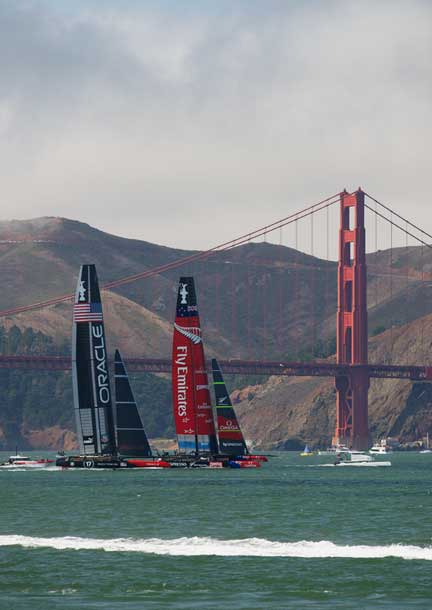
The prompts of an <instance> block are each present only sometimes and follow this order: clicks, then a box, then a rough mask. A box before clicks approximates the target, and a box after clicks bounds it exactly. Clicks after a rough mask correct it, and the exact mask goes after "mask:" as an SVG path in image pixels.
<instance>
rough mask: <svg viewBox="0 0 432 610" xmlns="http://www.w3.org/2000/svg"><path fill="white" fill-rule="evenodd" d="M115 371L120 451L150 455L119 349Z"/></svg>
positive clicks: (125, 453)
mask: <svg viewBox="0 0 432 610" xmlns="http://www.w3.org/2000/svg"><path fill="white" fill-rule="evenodd" d="M114 372H115V377H114V379H115V394H116V413H117V422H116V426H117V427H116V430H117V447H118V452H119V454H120V455H122V456H125V457H150V456H151V454H152V453H151V449H150V445H149V442H148V440H147V436H146V433H145V431H144V426H143V423H142V421H141V417H140V414H139V413H138V409H137V405H136V402H135V398H134V395H133V392H132V388H131V386H130V383H129V377H128V374H127V372H126V368H125V366H124V364H123V360H122V357H121V356H120V352H119V351H118V350H116V352H115V358H114Z"/></svg>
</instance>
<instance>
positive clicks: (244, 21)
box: [0, 0, 432, 247]
mask: <svg viewBox="0 0 432 610" xmlns="http://www.w3.org/2000/svg"><path fill="white" fill-rule="evenodd" d="M172 4H173V3H154V4H153V3H138V2H132V1H130V2H127V1H124V2H122V3H121V4H120V3H117V2H109V1H106V2H103V3H102V2H85V3H79V2H78V3H72V2H70V3H56V2H47V1H45V2H43V1H41V2H29V3H25V2H21V3H16V2H13V1H12V0H11V1H7V0H3V1H0V62H1V64H0V65H1V74H2V78H1V79H0V183H1V185H2V217H3V218H10V217H14V218H25V217H30V216H39V215H58V216H67V217H73V218H78V219H81V220H84V221H87V222H90V223H91V224H93V225H96V226H98V227H100V228H102V229H104V230H107V231H111V232H115V233H120V234H124V235H129V236H133V237H139V238H142V239H147V240H150V241H156V242H159V243H165V244H170V245H178V246H182V247H205V246H207V245H212V244H214V243H216V242H219V241H224V240H225V239H229V238H230V237H233V236H235V235H237V234H238V233H241V232H245V231H247V230H248V229H250V228H254V227H256V226H259V225H261V224H265V223H267V222H269V221H271V220H274V219H276V218H278V217H281V216H285V215H287V214H288V213H289V212H290V211H293V210H295V209H298V208H299V207H302V205H303V204H306V203H309V202H314V201H316V200H318V199H319V198H320V197H321V196H325V195H328V194H331V193H334V192H336V191H338V190H340V189H341V188H342V187H344V186H347V187H348V188H355V187H357V186H358V185H359V184H361V185H363V186H364V187H365V188H366V189H367V190H369V191H370V192H371V193H373V194H375V195H376V196H377V197H378V198H382V199H383V200H384V201H388V202H391V203H392V204H394V205H395V206H396V207H397V208H398V210H399V211H401V212H402V213H406V214H407V215H409V216H410V217H411V218H413V219H414V220H419V221H421V220H422V218H423V215H425V214H426V213H427V211H428V210H429V207H428V204H429V201H430V195H429V185H428V178H429V175H428V174H429V166H430V160H429V159H430V155H429V150H428V145H429V140H430V138H431V135H432V134H431V131H432V129H431V126H432V121H431V118H430V106H431V89H432V86H431V72H430V67H429V62H430V57H431V56H432V48H431V47H432V36H431V23H432V22H431V16H432V7H431V5H430V4H429V3H428V2H420V1H418V2H415V1H413V2H408V1H400V2H394V1H393V2H386V1H383V2H379V3H378V2H369V1H362V2H354V1H352V2H350V1H343V0H338V1H333V2H332V1H311V2H308V3H304V2H300V1H298V2H297V1H293V2H276V1H275V2H265V3H261V2H255V3H254V2H236V3H232V2H229V3H228V2H220V3H216V4H217V5H218V8H217V9H215V7H214V6H213V4H214V3H202V2H186V1H185V2H177V3H175V4H176V9H174V8H172ZM59 5H63V6H61V7H60V8H59ZM65 5H66V6H65ZM182 7H183V8H184V10H181V8H182ZM264 9H265V10H264ZM422 222H426V223H427V228H428V230H430V231H432V219H430V218H427V219H426V221H422Z"/></svg>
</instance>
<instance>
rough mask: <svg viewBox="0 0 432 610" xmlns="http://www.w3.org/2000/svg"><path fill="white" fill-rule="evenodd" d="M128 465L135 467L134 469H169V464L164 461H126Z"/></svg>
mask: <svg viewBox="0 0 432 610" xmlns="http://www.w3.org/2000/svg"><path fill="white" fill-rule="evenodd" d="M126 461H127V463H128V464H131V465H132V466H135V468H170V467H171V466H170V464H169V462H165V461H164V460H159V461H156V460H126Z"/></svg>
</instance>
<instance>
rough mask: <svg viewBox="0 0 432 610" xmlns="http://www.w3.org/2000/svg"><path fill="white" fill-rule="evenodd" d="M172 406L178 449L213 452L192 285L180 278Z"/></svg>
mask: <svg viewBox="0 0 432 610" xmlns="http://www.w3.org/2000/svg"><path fill="white" fill-rule="evenodd" d="M172 382H173V407H174V421H175V426H176V433H177V438H178V444H179V450H180V451H181V452H184V453H194V452H212V453H216V452H217V450H218V447H217V438H216V429H215V423H214V418H213V409H212V406H211V400H210V392H209V386H208V378H207V372H206V369H205V359H204V349H203V345H202V338H201V328H200V320H199V315H198V307H197V301H196V293H195V284H194V280H193V278H191V277H182V278H180V283H179V289H178V296H177V310H176V319H175V323H174V336H173V368H172Z"/></svg>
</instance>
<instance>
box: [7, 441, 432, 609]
mask: <svg viewBox="0 0 432 610" xmlns="http://www.w3.org/2000/svg"><path fill="white" fill-rule="evenodd" d="M1 457H3V458H5V457H7V455H6V454H3V456H0V460H1ZM380 459H381V460H389V459H390V460H391V462H392V466H391V467H343V468H339V467H333V466H332V462H333V460H332V457H331V456H321V457H318V456H313V457H300V456H299V455H298V454H295V453H278V454H275V457H273V458H270V460H269V462H268V463H267V464H264V465H263V466H262V468H259V469H256V470H254V469H242V470H230V469H223V470H199V469H196V470H168V469H166V470H165V469H161V470H147V469H137V470H128V471H94V470H88V471H87V470H85V471H84V470H70V471H62V470H57V469H55V468H49V469H47V470H4V469H0V609H1V610H11V609H13V610H24V609H26V610H27V609H32V610H51V609H52V608H62V609H65V610H76V609H82V608H86V609H87V608H88V609H94V610H96V609H98V610H102V609H103V610H108V609H110V610H112V609H115V610H117V609H119V610H136V609H141V608H146V609H149V610H151V609H159V608H167V609H173V610H174V609H176V610H189V609H191V610H192V609H197V610H198V609H210V608H211V609H223V608H236V609H238V610H253V609H257V610H261V609H265V610H266V609H272V610H273V609H281V608H282V609H283V608H296V609H302V608H314V609H318V608H320V609H321V608H344V609H362V610H364V609H369V608H370V609H372V608H373V609H375V608H392V609H394V608H396V609H398V608H400V609H404V608H430V607H432V454H402V453H393V454H390V455H388V456H382V457H380V458H377V460H380Z"/></svg>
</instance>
